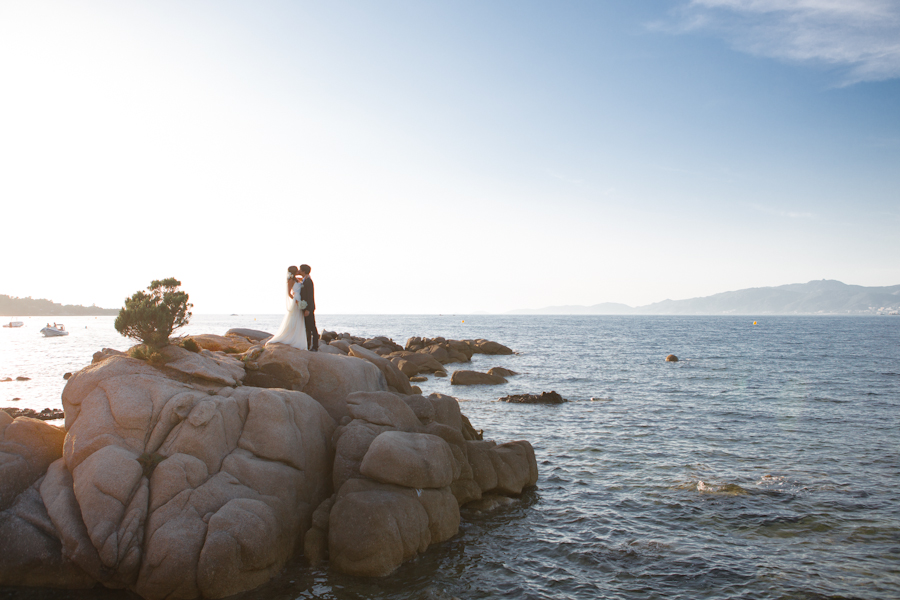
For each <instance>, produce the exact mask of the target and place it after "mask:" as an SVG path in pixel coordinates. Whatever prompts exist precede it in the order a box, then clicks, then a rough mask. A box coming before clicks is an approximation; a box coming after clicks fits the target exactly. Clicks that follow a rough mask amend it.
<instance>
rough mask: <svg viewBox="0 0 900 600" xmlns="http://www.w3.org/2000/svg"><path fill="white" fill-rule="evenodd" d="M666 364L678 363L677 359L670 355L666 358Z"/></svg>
mask: <svg viewBox="0 0 900 600" xmlns="http://www.w3.org/2000/svg"><path fill="white" fill-rule="evenodd" d="M666 362H678V357H677V356H675V355H674V354H670V355H668V356H667V357H666Z"/></svg>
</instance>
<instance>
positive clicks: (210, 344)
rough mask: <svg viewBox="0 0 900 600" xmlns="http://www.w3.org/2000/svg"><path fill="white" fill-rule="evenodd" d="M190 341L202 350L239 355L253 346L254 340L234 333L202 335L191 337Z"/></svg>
mask: <svg viewBox="0 0 900 600" xmlns="http://www.w3.org/2000/svg"><path fill="white" fill-rule="evenodd" d="M190 339H192V340H194V343H195V344H197V345H198V346H200V347H201V348H203V349H204V350H209V351H211V352H225V353H226V354H240V353H241V352H246V351H247V350H248V349H249V348H250V346H253V345H254V340H252V339H250V338H248V337H244V336H242V335H238V334H234V333H229V334H225V335H213V334H211V333H204V334H202V335H192V336H190Z"/></svg>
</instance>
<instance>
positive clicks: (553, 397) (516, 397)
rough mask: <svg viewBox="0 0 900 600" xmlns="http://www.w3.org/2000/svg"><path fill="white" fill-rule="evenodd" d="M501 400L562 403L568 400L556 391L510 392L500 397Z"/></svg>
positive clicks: (524, 402) (520, 402)
mask: <svg viewBox="0 0 900 600" xmlns="http://www.w3.org/2000/svg"><path fill="white" fill-rule="evenodd" d="M500 401H501V402H510V403H512V404H562V403H563V402H568V400H566V399H565V398H563V397H562V396H560V395H559V394H557V393H556V392H541V393H540V394H512V395H509V396H503V397H502V398H500Z"/></svg>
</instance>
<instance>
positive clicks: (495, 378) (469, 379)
mask: <svg viewBox="0 0 900 600" xmlns="http://www.w3.org/2000/svg"><path fill="white" fill-rule="evenodd" d="M501 383H507V381H506V379H505V378H503V377H500V376H499V375H490V374H488V373H479V372H478V371H462V370H460V371H453V374H452V375H451V376H450V385H500V384H501Z"/></svg>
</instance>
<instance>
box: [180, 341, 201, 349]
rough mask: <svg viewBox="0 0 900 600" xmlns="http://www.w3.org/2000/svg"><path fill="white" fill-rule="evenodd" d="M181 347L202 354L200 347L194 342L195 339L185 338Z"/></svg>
mask: <svg viewBox="0 0 900 600" xmlns="http://www.w3.org/2000/svg"><path fill="white" fill-rule="evenodd" d="M181 347H182V348H184V349H185V350H190V351H191V352H200V346H199V345H198V344H197V342H195V341H194V338H184V341H183V342H181Z"/></svg>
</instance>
